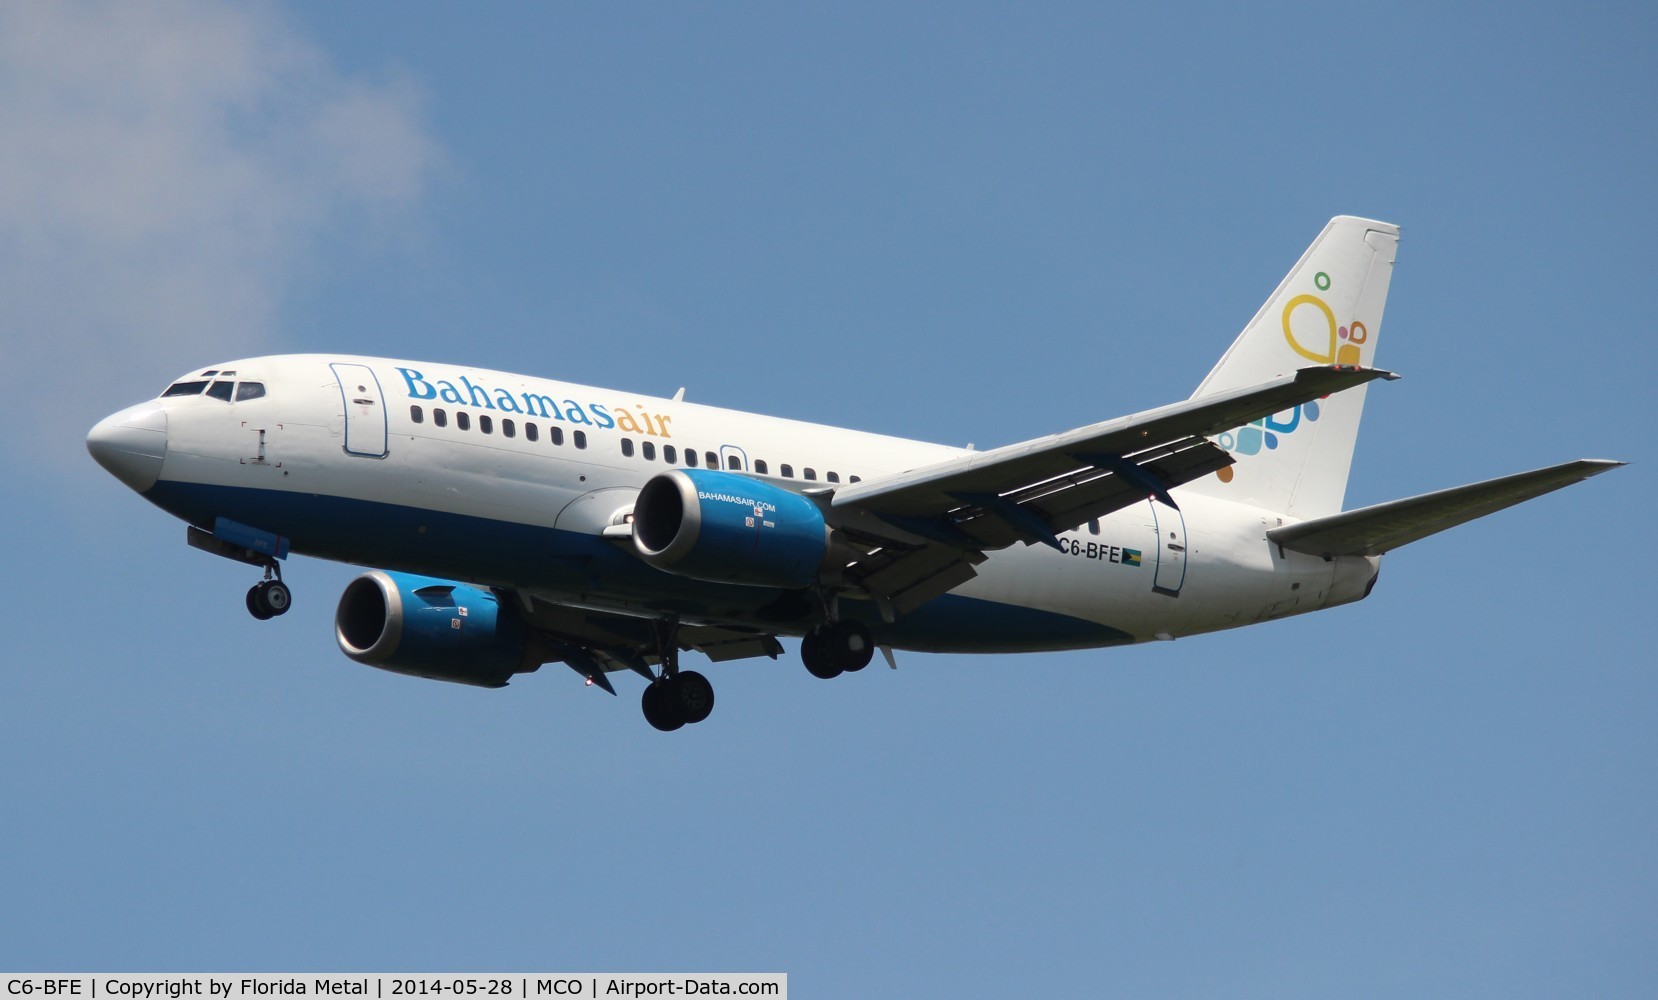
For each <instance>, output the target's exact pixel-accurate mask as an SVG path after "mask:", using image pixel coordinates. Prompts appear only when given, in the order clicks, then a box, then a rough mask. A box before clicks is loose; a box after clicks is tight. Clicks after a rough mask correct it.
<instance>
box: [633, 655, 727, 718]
mask: <svg viewBox="0 0 1658 1000" xmlns="http://www.w3.org/2000/svg"><path fill="white" fill-rule="evenodd" d="M640 707H642V708H643V709H644V710H645V721H646V722H648V723H650V724H651V725H652V726H654V727H656V728H657V729H660V730H662V731H663V732H665V733H671V732H673V731H674V730H676V729H678V728H679V727H681V726H689V725H694V724H696V723H698V722H701V721H702V720H703V719H706V718H708V713H710V712H712V711H713V710H714V685H712V684H710V683H708V678H706V677H704V676H702V675H701V674H699V673H697V672H696V671H695V670H681V671H679V672H677V673H672V674H664V675H662V676H661V677H658V678H657V679H656V680H654V681H652V682H651V683H650V686H649V687H647V688H645V696H644V698H643V699H641V701H640Z"/></svg>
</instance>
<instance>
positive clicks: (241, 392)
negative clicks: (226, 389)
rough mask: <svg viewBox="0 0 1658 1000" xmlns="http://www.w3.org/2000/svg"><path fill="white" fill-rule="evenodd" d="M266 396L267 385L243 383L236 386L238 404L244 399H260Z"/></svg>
mask: <svg viewBox="0 0 1658 1000" xmlns="http://www.w3.org/2000/svg"><path fill="white" fill-rule="evenodd" d="M264 395H265V383H263V382H241V383H238V384H237V386H236V402H238V403H240V402H241V401H242V400H244V399H260V398H262V397H263V396H264Z"/></svg>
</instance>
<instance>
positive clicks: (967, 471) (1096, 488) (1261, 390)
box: [820, 365, 1398, 610]
mask: <svg viewBox="0 0 1658 1000" xmlns="http://www.w3.org/2000/svg"><path fill="white" fill-rule="evenodd" d="M1397 377H1398V376H1396V375H1394V374H1392V373H1391V372H1385V371H1381V370H1379V369H1372V368H1358V367H1354V366H1350V365H1331V366H1325V367H1315V368H1303V369H1301V370H1300V371H1297V372H1296V373H1295V374H1293V375H1287V376H1284V377H1282V378H1278V379H1274V380H1273V381H1271V382H1267V383H1264V384H1262V385H1257V386H1253V387H1250V388H1245V389H1237V390H1233V391H1231V392H1226V393H1219V394H1216V395H1211V396H1205V397H1202V398H1200V399H1189V400H1186V401H1184V402H1180V403H1174V404H1171V405H1169V406H1163V407H1159V408H1157V409H1154V410H1147V411H1145V412H1142V413H1137V414H1134V415H1132V416H1127V417H1119V418H1117V419H1115V420H1107V421H1103V422H1101V423H1097V424H1091V425H1089V426H1087V427H1079V428H1077V429H1075V430H1071V431H1066V432H1064V433H1061V434H1054V435H1050V436H1048V437H1045V438H1037V439H1035V440H1031V441H1024V442H1021V443H1019V444H1012V445H1008V446H1006V447H1003V448H997V449H995V450H992V451H985V452H975V453H973V454H969V455H964V456H961V457H960V458H955V459H949V460H947V461H944V462H939V463H936V464H934V465H930V466H925V467H923V468H920V469H913V470H910V471H908V472H903V473H899V474H896V475H892V476H885V477H882V478H880V479H874V480H870V481H867V482H863V483H856V484H853V485H851V486H845V487H840V488H838V489H836V490H835V491H834V493H833V495H832V496H825V497H823V498H822V499H820V503H824V504H825V507H826V510H825V513H826V516H827V517H828V518H829V519H830V521H831V523H833V524H834V525H835V526H836V527H838V528H840V529H842V531H843V532H845V534H846V536H847V537H849V538H851V539H853V540H855V541H861V542H863V543H864V547H865V549H866V551H865V552H864V553H863V557H862V558H860V559H857V560H856V561H854V562H852V563H851V564H850V565H849V566H848V567H847V569H846V572H845V576H846V578H847V582H848V583H849V584H851V585H852V586H853V587H854V588H855V589H858V590H862V591H864V592H866V593H868V594H869V596H871V597H874V598H876V599H878V600H886V601H890V602H892V603H893V605H894V606H896V607H897V608H898V610H908V609H909V608H911V607H914V606H917V605H919V604H921V603H923V602H925V601H927V600H930V599H931V598H933V597H936V596H937V595H939V594H942V593H944V592H945V591H948V590H950V589H951V588H953V587H955V586H958V585H959V584H961V583H964V582H966V581H967V580H968V579H971V578H972V577H973V576H974V570H973V566H974V565H976V564H977V563H979V562H982V561H983V560H984V552H985V551H987V550H991V549H999V548H1004V547H1006V546H1009V545H1012V544H1013V543H1015V542H1025V543H1027V544H1030V543H1034V542H1043V543H1046V544H1049V545H1053V546H1055V547H1056V548H1057V547H1058V545H1059V541H1058V538H1057V535H1058V533H1059V532H1061V531H1068V530H1070V529H1072V528H1075V527H1077V526H1078V525H1080V524H1082V523H1083V522H1085V521H1088V520H1090V519H1092V518H1096V517H1101V516H1103V515H1105V514H1109V513H1111V512H1112V511H1114V510H1119V509H1121V508H1123V507H1127V506H1129V505H1131V504H1134V503H1138V502H1140V501H1141V500H1144V499H1145V498H1146V497H1148V496H1150V497H1155V498H1157V499H1158V500H1161V501H1162V502H1164V503H1166V504H1169V505H1170V506H1174V500H1173V498H1172V497H1171V496H1170V495H1169V490H1171V489H1173V488H1174V487H1176V486H1179V485H1181V484H1183V483H1187V482H1191V481H1192V480H1194V479H1197V478H1199V477H1200V476H1204V475H1207V474H1209V473H1211V472H1214V471H1216V470H1217V469H1221V468H1224V467H1225V466H1228V465H1230V464H1232V458H1231V456H1230V455H1228V454H1227V453H1226V452H1224V451H1222V450H1221V449H1220V448H1218V447H1216V446H1215V445H1214V444H1213V443H1212V442H1210V441H1209V440H1208V437H1209V436H1210V435H1214V434H1219V433H1221V432H1222V431H1227V430H1231V429H1233V428H1235V427H1240V426H1243V425H1244V424H1247V423H1249V422H1250V421H1253V420H1259V419H1261V418H1262V417H1266V416H1270V415H1272V414H1274V413H1279V412H1282V411H1284V410H1287V409H1290V408H1291V407H1293V406H1296V405H1298V404H1300V403H1306V402H1309V401H1311V400H1315V399H1318V398H1320V397H1322V396H1328V395H1330V394H1331V393H1335V392H1340V391H1342V390H1344V389H1351V388H1354V387H1356V386H1360V385H1364V384H1365V383H1367V382H1371V381H1373V380H1375V379H1378V378H1389V379H1391V378H1397Z"/></svg>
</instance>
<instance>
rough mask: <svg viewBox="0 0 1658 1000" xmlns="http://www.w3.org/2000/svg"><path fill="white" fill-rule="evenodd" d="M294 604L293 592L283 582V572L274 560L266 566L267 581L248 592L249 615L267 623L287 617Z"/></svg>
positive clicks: (255, 585)
mask: <svg viewBox="0 0 1658 1000" xmlns="http://www.w3.org/2000/svg"><path fill="white" fill-rule="evenodd" d="M293 603H294V595H293V591H291V590H289V589H288V585H287V584H285V583H283V582H282V570H281V569H280V568H279V567H278V566H277V565H276V562H275V561H274V560H273V561H271V562H269V563H267V564H266V565H265V579H264V580H263V581H262V582H260V583H256V584H254V585H253V587H252V588H251V589H250V590H249V591H248V614H250V615H252V616H253V617H255V618H257V619H259V620H260V621H266V620H268V619H271V618H275V617H276V616H277V615H285V614H287V613H288V608H290V607H292V606H293Z"/></svg>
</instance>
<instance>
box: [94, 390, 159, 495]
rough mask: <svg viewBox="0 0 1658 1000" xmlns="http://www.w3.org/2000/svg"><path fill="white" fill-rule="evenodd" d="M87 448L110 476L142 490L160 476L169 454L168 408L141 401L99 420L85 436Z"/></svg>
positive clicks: (141, 491) (155, 403)
mask: <svg viewBox="0 0 1658 1000" xmlns="http://www.w3.org/2000/svg"><path fill="white" fill-rule="evenodd" d="M86 450H87V451H89V452H91V453H92V457H93V458H94V459H97V461H98V464H99V465H101V466H103V467H104V468H105V469H106V470H107V471H108V472H109V474H110V475H112V476H114V477H115V478H116V479H119V480H121V482H123V483H126V484H127V485H128V486H130V487H132V488H133V489H134V490H136V491H138V492H139V493H143V492H144V491H145V490H147V489H149V488H150V487H152V486H154V485H155V481H156V480H157V479H159V478H161V462H162V460H163V459H164V458H166V457H167V411H166V410H165V409H163V408H162V406H161V404H160V403H157V402H149V403H140V404H138V405H137V406H130V407H128V408H127V409H125V410H122V411H121V412H120V413H115V414H111V415H110V416H107V417H105V418H104V419H102V420H100V421H98V424H97V426H95V427H93V428H92V430H91V431H90V432H88V433H87V435H86Z"/></svg>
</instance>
